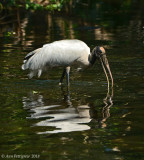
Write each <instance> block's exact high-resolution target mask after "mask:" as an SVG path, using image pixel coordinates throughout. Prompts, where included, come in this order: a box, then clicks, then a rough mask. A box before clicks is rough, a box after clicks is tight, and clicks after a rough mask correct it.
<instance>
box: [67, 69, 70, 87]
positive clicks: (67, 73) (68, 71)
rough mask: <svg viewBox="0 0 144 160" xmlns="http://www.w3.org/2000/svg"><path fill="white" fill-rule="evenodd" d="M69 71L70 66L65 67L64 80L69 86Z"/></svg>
mask: <svg viewBox="0 0 144 160" xmlns="http://www.w3.org/2000/svg"><path fill="white" fill-rule="evenodd" d="M69 72H70V66H68V67H66V81H67V85H68V86H69Z"/></svg>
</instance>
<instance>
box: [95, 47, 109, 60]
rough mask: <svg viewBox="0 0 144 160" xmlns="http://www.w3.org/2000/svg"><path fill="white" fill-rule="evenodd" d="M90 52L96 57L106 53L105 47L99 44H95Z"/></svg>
mask: <svg viewBox="0 0 144 160" xmlns="http://www.w3.org/2000/svg"><path fill="white" fill-rule="evenodd" d="M92 54H93V55H95V57H96V58H100V57H102V56H103V55H105V54H106V52H105V49H104V48H103V47H100V46H96V47H95V48H94V49H93V50H92Z"/></svg>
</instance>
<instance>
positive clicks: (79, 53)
mask: <svg viewBox="0 0 144 160" xmlns="http://www.w3.org/2000/svg"><path fill="white" fill-rule="evenodd" d="M96 59H99V60H100V61H101V63H102V67H103V69H104V72H105V75H106V78H107V82H108V89H109V79H108V76H107V72H106V69H105V66H106V68H107V70H108V71H109V75H110V77H111V81H112V87H113V77H112V74H111V70H110V67H109V63H108V60H107V58H106V53H105V49H104V48H103V47H99V46H96V47H95V48H94V49H93V50H92V52H90V48H89V47H88V46H87V45H86V44H85V43H84V42H83V41H80V40H77V39H73V40H60V41H55V42H53V43H49V44H45V45H43V47H42V48H38V49H36V50H34V51H32V52H30V53H29V54H27V55H26V57H25V58H24V64H23V65H22V69H23V70H26V69H29V70H30V74H29V78H32V77H33V76H35V75H36V74H37V75H38V77H40V76H41V74H42V72H43V71H46V70H48V68H49V67H56V66H64V70H63V74H62V76H61V79H60V84H61V83H62V82H63V78H64V76H65V75H66V80H67V85H69V72H70V67H71V66H73V65H74V64H76V63H77V64H79V65H81V66H92V65H93V64H94V63H95V61H96Z"/></svg>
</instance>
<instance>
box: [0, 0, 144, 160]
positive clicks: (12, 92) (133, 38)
mask: <svg viewBox="0 0 144 160" xmlns="http://www.w3.org/2000/svg"><path fill="white" fill-rule="evenodd" d="M94 4H95V3H94ZM117 5H118V6H119V4H115V3H114V4H113V3H112V4H109V3H106V2H105V3H96V4H95V5H92V6H90V7H86V6H84V7H82V8H81V10H79V8H78V7H77V8H76V9H75V14H73V16H64V15H60V14H58V15H50V14H46V13H43V14H40V13H38V14H33V13H28V14H27V15H25V16H23V17H24V18H22V19H21V27H22V36H21V37H18V36H17V34H16V35H11V36H7V37H6V36H5V37H1V38H0V117H1V121H0V134H1V136H0V154H1V156H5V157H1V158H0V159H40V160H65V159H66V160H81V159H82V160H87V159H88V160H94V159H96V160H143V159H144V125H143V124H144V116H143V115H144V106H143V102H144V90H143V88H144V83H143V82H144V70H143V68H144V63H143V58H144V56H143V52H144V45H143V40H144V27H143V26H144V16H143V15H144V14H143V10H142V4H141V3H132V4H131V5H126V6H127V7H125V8H124V7H123V6H122V7H118V6H117ZM77 15H78V16H77ZM5 27H6V28H9V27H10V28H13V26H5ZM16 33H17V32H16ZM68 38H69V39H73V38H76V39H80V40H83V41H84V42H86V43H87V44H88V45H89V46H90V48H91V49H92V48H93V47H94V46H95V45H102V46H104V47H105V48H106V51H107V57H108V59H109V63H110V67H111V70H112V74H113V78H114V97H113V105H112V104H110V103H108V104H106V103H105V102H104V101H103V99H104V98H105V97H106V94H107V83H106V78H105V76H104V73H103V70H102V67H101V65H100V63H99V62H98V61H97V63H96V64H95V66H94V67H93V68H90V69H88V70H85V71H83V72H76V71H75V69H73V68H72V71H71V75H70V81H71V85H70V90H69V91H70V98H69V97H67V88H66V85H65V84H64V86H63V88H61V87H60V86H59V85H58V82H59V78H60V76H61V73H62V68H55V69H53V70H49V73H48V75H43V76H42V77H41V78H40V79H37V78H35V79H32V80H29V79H28V78H27V76H26V75H27V72H24V71H22V70H21V64H22V61H23V58H24V56H25V55H26V54H27V53H28V52H30V51H32V50H34V49H36V48H38V47H40V46H42V45H43V44H45V43H49V42H52V41H55V40H59V39H68ZM33 154H34V156H35V157H32V156H33ZM18 155H20V156H21V157H19V158H18V157H16V156H18ZM8 156H9V157H8ZM22 156H27V157H22Z"/></svg>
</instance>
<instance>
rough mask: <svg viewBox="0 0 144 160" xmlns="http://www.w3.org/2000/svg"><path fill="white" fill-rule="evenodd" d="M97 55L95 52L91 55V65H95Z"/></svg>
mask: <svg viewBox="0 0 144 160" xmlns="http://www.w3.org/2000/svg"><path fill="white" fill-rule="evenodd" d="M96 59H97V58H96V55H95V54H94V52H92V53H91V54H90V55H89V62H90V64H91V65H93V64H94V63H95V61H96Z"/></svg>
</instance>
